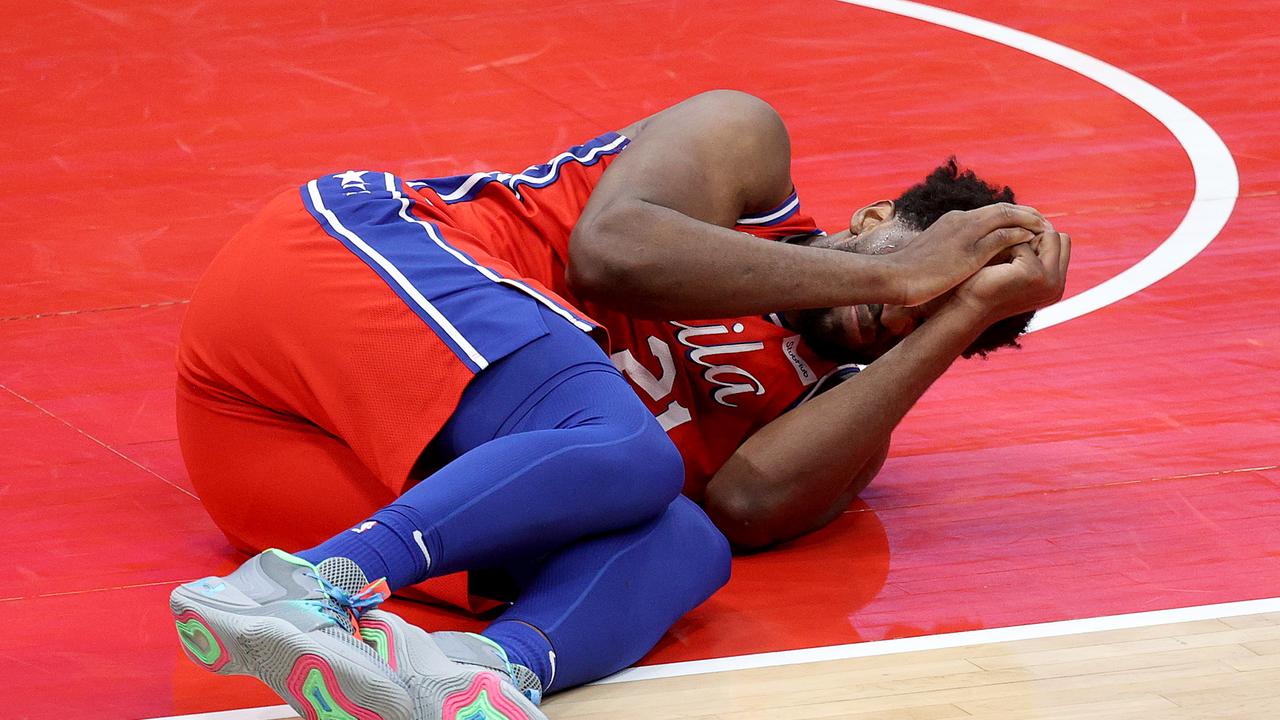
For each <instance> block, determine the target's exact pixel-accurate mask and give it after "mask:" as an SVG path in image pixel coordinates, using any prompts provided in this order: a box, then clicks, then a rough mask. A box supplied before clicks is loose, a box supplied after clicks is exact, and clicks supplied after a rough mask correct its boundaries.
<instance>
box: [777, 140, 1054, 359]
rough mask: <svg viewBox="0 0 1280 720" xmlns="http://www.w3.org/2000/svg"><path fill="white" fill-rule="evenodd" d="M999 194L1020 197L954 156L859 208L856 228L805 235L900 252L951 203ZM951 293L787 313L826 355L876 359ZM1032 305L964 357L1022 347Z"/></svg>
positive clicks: (962, 205) (986, 200)
mask: <svg viewBox="0 0 1280 720" xmlns="http://www.w3.org/2000/svg"><path fill="white" fill-rule="evenodd" d="M999 202H1009V203H1011V202H1014V197H1013V191H1012V190H1010V189H1009V188H1008V187H998V186H995V185H991V184H989V183H987V182H985V181H983V180H982V179H980V178H979V177H977V176H976V175H974V173H973V171H972V170H961V169H960V168H959V166H958V165H957V164H956V159H955V158H954V157H953V158H950V159H948V160H947V162H946V163H944V164H943V165H941V166H939V167H938V168H936V169H935V170H934V171H933V172H931V173H929V175H928V176H927V177H926V178H925V179H924V181H923V182H920V183H918V184H916V185H913V186H912V187H910V188H908V189H907V191H906V192H904V193H902V195H900V196H899V197H898V198H897V199H896V200H892V201H891V200H881V201H880V202H877V203H872V204H871V205H868V206H866V207H864V208H862V209H860V210H858V211H857V212H856V213H854V214H853V217H852V218H850V220H849V229H848V230H847V231H845V230H842V231H840V232H838V233H835V234H833V235H827V236H822V237H816V238H811V239H809V240H805V241H804V242H806V243H808V244H810V245H813V246H815V247H828V248H833V249H837V250H845V251H848V252H856V253H864V254H867V255H884V254H886V253H892V252H897V251H899V250H901V249H902V248H904V247H906V246H907V245H910V244H911V243H912V242H913V241H914V240H915V238H916V237H917V236H918V235H919V234H920V233H921V232H922V231H924V229H925V228H927V227H929V226H930V225H932V224H933V223H934V222H935V221H937V220H938V218H940V217H942V216H943V215H944V214H946V213H948V212H950V211H952V210H974V209H977V208H980V207H983V206H986V205H992V204H994V203H999ZM949 297H950V293H947V294H944V295H943V296H941V297H939V298H937V299H936V300H933V301H930V302H928V303H925V304H924V305H919V306H915V307H904V306H901V305H852V306H847V307H839V308H823V309H818V310H800V311H793V312H789V313H787V320H788V322H789V323H790V324H791V325H792V326H793V327H795V328H797V329H798V330H799V331H800V333H801V334H802V335H803V336H804V338H805V340H806V342H807V343H808V344H809V345H810V347H812V348H813V349H814V350H815V351H816V352H818V353H819V354H820V355H823V356H824V357H826V358H827V359H829V360H833V361H836V362H857V363H869V362H871V361H872V360H875V359H876V358H878V357H880V356H881V355H883V354H885V353H886V352H888V351H889V349H890V348H892V347H893V346H894V345H897V344H898V342H900V341H901V340H902V338H904V337H906V336H907V335H908V334H910V333H911V331H912V330H914V329H915V328H916V327H918V326H919V325H920V324H921V323H923V322H925V320H927V319H928V318H929V316H930V315H931V314H933V313H934V312H935V311H937V309H938V308H939V307H941V306H942V304H943V303H945V302H946V301H947V299H948V298H949ZM1032 314H1033V313H1024V314H1022V315H1014V316H1013V317H1010V318H1006V319H1004V320H1001V321H999V322H997V323H995V324H994V325H992V326H991V327H989V328H987V329H986V331H984V332H983V333H982V335H980V336H979V337H978V339H977V340H975V341H974V342H973V344H972V345H970V346H969V347H968V348H967V349H966V350H965V351H964V353H963V354H964V357H966V358H967V357H971V356H973V355H982V356H984V357H985V356H986V354H987V353H989V352H992V351H993V350H996V349H997V348H1001V347H1017V346H1018V336H1019V335H1021V334H1022V333H1024V332H1026V329H1027V323H1029V322H1030V321H1031V316H1032Z"/></svg>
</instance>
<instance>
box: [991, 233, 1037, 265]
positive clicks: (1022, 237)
mask: <svg viewBox="0 0 1280 720" xmlns="http://www.w3.org/2000/svg"><path fill="white" fill-rule="evenodd" d="M1034 237H1035V233H1033V232H1032V231H1030V230H1027V229H1025V228H1021V227H998V228H995V229H993V230H991V231H990V232H988V233H987V234H986V235H983V236H982V239H980V240H978V248H979V250H980V251H981V252H982V253H983V254H984V255H985V256H987V257H988V258H991V257H996V256H997V255H1003V254H1004V251H1007V250H1008V249H1010V248H1013V247H1015V246H1018V245H1027V243H1029V242H1031V240H1032V239H1033V238H1034ZM1027 249H1028V250H1030V249H1031V246H1030V245H1027Z"/></svg>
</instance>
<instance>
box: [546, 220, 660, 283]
mask: <svg viewBox="0 0 1280 720" xmlns="http://www.w3.org/2000/svg"><path fill="white" fill-rule="evenodd" d="M633 222H635V219H634V218H632V217H631V213H630V212H629V211H628V210H626V209H606V210H604V211H601V212H596V213H592V214H591V215H590V216H586V215H584V216H583V217H582V219H580V220H579V221H578V224H577V225H576V226H574V228H573V233H572V234H571V235H570V236H569V262H568V266H567V267H566V268H565V282H566V283H567V284H568V287H569V291H570V292H572V293H573V295H574V296H575V297H577V298H579V299H582V300H594V301H597V302H606V303H607V302H608V301H609V300H611V299H612V298H614V297H616V296H617V295H619V294H620V293H625V292H626V291H627V289H628V288H629V287H630V286H631V285H632V284H634V280H635V278H636V277H637V276H639V275H640V274H641V273H642V272H643V268H641V267H640V264H641V263H640V259H639V258H638V257H637V256H636V255H635V253H633V252H628V248H629V247H633V246H634V243H628V242H627V235H626V232H627V227H629V226H630V224H631V223H633Z"/></svg>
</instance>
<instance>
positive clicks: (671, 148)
mask: <svg viewBox="0 0 1280 720" xmlns="http://www.w3.org/2000/svg"><path fill="white" fill-rule="evenodd" d="M624 133H629V136H630V137H632V143H631V146H630V147H629V148H628V149H627V152H626V153H625V154H623V155H622V156H621V157H620V158H618V160H617V161H615V162H614V163H613V165H612V166H611V167H610V168H609V170H608V171H607V172H606V173H605V174H604V177H603V178H602V179H601V180H600V182H599V184H598V185H597V186H596V188H595V190H594V192H593V193H592V196H591V199H590V201H589V202H588V203H587V205H586V208H585V209H584V211H583V213H582V216H581V218H580V219H579V221H578V223H577V225H576V227H575V228H574V231H573V236H572V239H571V242H570V246H569V252H570V258H569V265H568V270H567V279H568V282H569V284H570V286H571V287H572V288H573V289H574V290H575V292H576V293H577V294H578V295H579V296H581V297H583V298H584V299H589V300H591V301H594V302H597V303H601V304H606V305H613V306H616V307H619V308H625V309H626V311H627V312H628V313H629V314H632V315H645V316H653V317H681V318H688V319H696V318H711V317H728V316H739V315H752V314H758V313H764V312H771V311H778V310H790V309H797V308H815V307H830V306H839V305H855V304H859V303H896V304H908V305H912V304H918V303H922V302H925V301H927V300H929V299H931V298H933V297H935V296H937V295H939V294H941V293H943V292H945V291H946V290H948V289H950V288H952V287H954V286H955V285H956V284H958V283H959V282H961V281H962V280H964V279H965V278H967V277H969V276H970V275H972V274H973V273H974V272H976V271H977V269H978V268H980V267H982V266H983V265H985V264H986V263H987V262H988V261H989V260H990V259H991V258H992V257H994V256H995V255H996V254H997V253H999V252H1000V251H1002V250H1004V249H1006V248H1008V247H1010V246H1012V245H1014V244H1017V243H1022V242H1026V241H1028V240H1029V239H1030V238H1031V237H1032V236H1033V235H1034V234H1035V233H1038V232H1041V231H1042V230H1043V218H1042V217H1041V216H1040V215H1039V213H1037V212H1036V211H1035V210H1033V209H1031V208H1027V207H1023V206H1017V205H1011V204H1000V205H994V206H990V207H986V208H980V209H978V210H972V211H968V212H956V213H954V214H951V215H948V216H947V217H944V218H943V219H941V220H939V221H938V222H937V223H935V224H934V227H931V228H929V230H927V231H926V232H925V233H924V234H923V235H922V236H921V238H920V241H919V243H918V245H919V247H918V248H917V249H916V250H915V251H914V252H911V253H901V254H899V255H898V256H897V257H889V256H884V257H878V256H866V255H863V256H858V255H851V254H849V253H841V252H838V251H833V250H831V249H827V248H821V247H807V246H801V245H791V244H783V243H777V242H771V241H768V240H763V239H758V238H754V237H750V236H747V235H745V234H743V233H739V232H735V231H733V230H731V229H730V228H731V227H732V225H733V224H734V221H735V220H736V219H737V218H739V217H742V216H744V215H747V214H750V213H752V212H758V211H762V210H767V209H769V208H772V207H775V206H776V205H777V204H778V203H779V202H781V201H782V200H783V199H785V198H786V197H787V196H788V195H789V194H790V192H791V190H792V181H791V172H790V163H791V150H790V141H789V139H788V136H787V131H786V128H785V126H784V125H783V123H782V120H781V118H780V117H779V116H778V114H777V113H776V112H775V111H774V110H773V109H772V108H771V107H770V106H769V105H768V104H766V103H764V102H763V101H761V100H758V99H756V98H754V97H752V96H750V95H746V94H743V93H738V92H731V91H715V92H709V93H704V94H702V95H698V96H696V97H694V98H691V99H689V100H686V101H685V102H682V103H680V104H678V105H675V106H673V107H671V108H668V109H667V110H664V111H662V112H660V113H658V114H656V115H654V116H652V117H649V118H646V119H645V120H643V121H641V122H639V123H636V124H634V125H632V126H629V127H628V128H626V129H624Z"/></svg>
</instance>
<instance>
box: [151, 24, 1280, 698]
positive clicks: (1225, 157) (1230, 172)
mask: <svg viewBox="0 0 1280 720" xmlns="http://www.w3.org/2000/svg"><path fill="white" fill-rule="evenodd" d="M837 2H843V3H846V4H849V5H860V6H862V7H867V8H871V9H873V10H883V11H884V12H889V13H893V14H896V15H903V16H905V17H910V18H915V19H917V20H923V21H925V22H929V23H933V24H935V25H941V26H943V27H947V28H951V29H953V30H958V31H960V32H963V33H967V34H969V35H974V36H976V37H980V38H983V39H986V40H990V41H992V42H997V43H1000V44H1001V45H1007V46H1009V47H1011V48H1014V49H1016V50H1022V51H1023V52H1026V53H1028V54H1030V55H1035V56H1036V57H1039V58H1042V59H1044V60H1048V61H1049V62H1051V63H1054V64H1055V65H1061V66H1062V67H1065V68H1067V69H1068V70H1072V71H1074V72H1077V73H1079V74H1081V75H1083V76H1085V77H1087V78H1089V79H1090V80H1094V81H1096V82H1098V83H1099V84H1101V85H1103V86H1105V87H1106V88H1108V89H1110V90H1112V91H1114V92H1115V93H1116V94H1118V95H1120V96H1122V97H1124V98H1125V99H1127V100H1129V101H1130V102H1132V103H1134V104H1135V105H1137V106H1138V107H1140V108H1142V109H1143V110H1146V111H1147V112H1148V113H1150V114H1151V116H1152V117H1154V118H1155V119H1156V120H1157V121H1159V122H1160V124H1162V125H1164V126H1165V127H1166V128H1168V129H1169V132H1171V133H1173V136H1174V137H1175V138H1176V139H1177V140H1178V142H1179V143H1180V144H1181V145H1182V148H1183V150H1185V151H1186V153H1187V157H1188V158H1190V160H1191V169H1192V171H1193V173H1194V174H1195V183H1196V191H1195V197H1194V198H1193V199H1192V201H1191V206H1190V207H1189V208H1188V209H1187V214H1186V215H1185V216H1184V217H1183V218H1182V222H1181V223H1179V224H1178V227H1177V228H1175V229H1174V231H1173V233H1172V234H1171V235H1169V237H1168V239H1166V240H1165V241H1164V242H1163V243H1161V244H1160V246H1159V247H1157V248H1156V249H1155V250H1153V251H1151V253H1150V254H1148V255H1147V256H1146V257H1144V258H1143V259H1142V260H1140V261H1138V263H1136V264H1135V265H1133V266H1132V267H1130V268H1128V269H1127V270H1125V271H1124V272H1122V273H1120V274H1119V275H1116V276H1115V277H1113V278H1111V279H1109V280H1107V281H1105V282H1103V283H1101V284H1099V285H1095V286H1094V287H1092V288H1089V289H1088V290H1085V291H1084V292H1082V293H1079V294H1077V295H1073V296H1071V297H1069V298H1067V299H1066V300H1063V301H1062V302H1059V303H1057V304H1056V305H1051V306H1049V307H1047V308H1045V309H1044V310H1041V311H1040V312H1039V313H1037V314H1036V318H1035V321H1034V322H1033V323H1032V327H1031V329H1032V330H1033V331H1034V330H1043V329H1044V328H1047V327H1050V326H1053V325H1057V324H1058V323H1063V322H1066V321H1067V320H1072V319H1074V318H1078V317H1080V316H1081V315H1085V314H1087V313H1091V312H1093V311H1094V310H1097V309H1099V308H1103V307H1106V306H1107V305H1110V304H1111V303H1114V302H1116V301H1118V300H1123V299H1124V298H1126V297H1129V296H1130V295H1132V294H1134V293H1136V292H1138V291H1140V290H1143V289H1144V288H1147V287H1150V286H1151V285H1152V284H1154V283H1156V282H1157V281H1159V280H1161V279H1163V278H1165V277H1167V276H1168V275H1169V274H1171V273H1172V272H1173V271H1175V270H1177V269H1178V268H1180V267H1182V266H1183V265H1185V264H1187V263H1188V262H1189V261H1190V260H1191V259H1192V258H1194V257H1195V256H1196V255H1198V254H1199V253H1200V251H1201V250H1203V249H1205V247H1207V246H1208V245H1209V243H1211V242H1213V239H1214V238H1215V237H1217V235H1218V232H1219V231H1221V230H1222V227H1223V226H1224V225H1226V223H1227V218H1229V217H1230V216H1231V211H1232V209H1233V208H1234V207H1235V202H1236V197H1237V195H1238V194H1239V191H1240V176H1239V173H1238V172H1237V170H1236V164H1235V160H1234V159H1233V158H1232V157H1231V152H1230V151H1229V150H1227V146H1226V144H1225V143H1223V142H1222V138H1220V137H1218V134H1217V133H1216V132H1214V130H1213V128H1211V127H1209V124H1208V123H1206V122H1205V121H1204V120H1203V119H1201V118H1200V116H1199V115H1196V114H1195V113H1194V112H1192V111H1191V110H1190V109H1189V108H1187V106H1185V105H1183V104H1182V103H1180V102H1178V101H1177V100H1174V99H1173V98H1172V97H1170V96H1169V95H1168V94H1166V93H1165V92H1163V91H1162V90H1160V89H1159V88H1157V87H1155V86H1154V85H1151V84H1150V83H1148V82H1146V81H1145V80H1141V79H1139V78H1137V77H1135V76H1133V75H1131V74H1129V73H1127V72H1125V71H1124V70H1121V69H1120V68H1117V67H1115V66H1113V65H1108V64H1107V63H1104V62H1102V61H1101V60H1098V59H1097V58H1093V57H1090V56H1088V55H1085V54H1084V53H1082V52H1080V51H1078V50H1072V49H1071V48H1069V47H1066V46H1064V45H1059V44H1058V43H1055V42H1052V41H1049V40H1045V39H1044V38H1041V37H1038V36H1035V35H1031V34H1030V33H1025V32H1022V31H1021V30H1014V29H1012V28H1007V27H1005V26H1003V25H997V24H995V23H993V22H989V21H987V20H980V19H978V18H973V17H969V16H968V15H961V14H960V13H957V12H952V11H950V10H943V9H940V8H935V7H930V6H928V5H921V4H919V3H914V2H908V1H907V0H837ZM1277 611H1280V598H1267V599H1262V600H1247V601H1242V602H1234V603H1222V604H1218V605H1200V606H1196V607H1187V608H1174V609H1171V610H1156V611H1152V612H1143V613H1132V614H1128V615H1112V616H1107V617H1097V618H1084V619H1080V620H1064V621H1061V622H1052V623H1037V624H1034V625H1017V626H1013V627H1003V628H988V629H985V630H970V631H966V632H957V633H948V634H943V635H924V636H921V637H913V638H900V639H895V640H878V641H873V642H862V643H851V644H848V645H833V646H829V647H817V648H805V649H802V650H786V651H782V652H771V653H756V654H752V655H740V656H737V657H728V658H711V659H709V660H694V661H690V662H681V663H667V664H663V665H645V666H641V667H635V668H630V669H628V670H623V671H622V672H620V673H617V674H615V675H612V676H610V677H607V678H605V679H603V680H599V681H597V682H596V683H593V684H608V683H619V682H634V681H637V680H654V679H657V678H665V677H677V676H681V675H700V674H704V673H714V672H728V671H731V670H744V669H747V668H760V667H773V666H780V665H796V664H801V663H810V662H821V661H823V660H837V659H845V658H855V657H870V656H875V655H889V654H893V653H900V652H912V651H916V650H928V649H936V648H948V647H961V646H964V645H975V644H978V643H990V642H1010V641H1013V640H1027V639H1032V638H1042V637H1057V636H1059V635H1074V634H1077V633H1086V632H1097V631H1101V630H1114V629H1119V628H1132V627H1146V626H1149V625H1161V624H1166V623H1178V622H1190V621H1193V620H1204V619H1209V618H1221V617H1235V616H1239V615H1253V614H1257V613H1266V612H1277ZM292 717H296V714H295V713H294V712H293V711H292V710H290V709H289V706H288V705H275V706H272V707H259V708H245V709H242V710H226V711H222V712H212V713H202V714H198V715H175V716H173V717H169V718H159V719H157V720H178V719H179V718H182V719H184V720H279V719H280V718H292Z"/></svg>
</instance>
